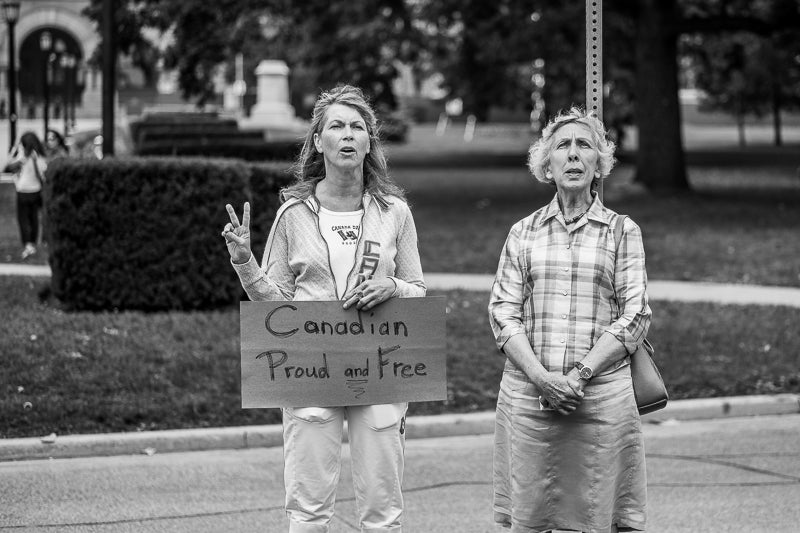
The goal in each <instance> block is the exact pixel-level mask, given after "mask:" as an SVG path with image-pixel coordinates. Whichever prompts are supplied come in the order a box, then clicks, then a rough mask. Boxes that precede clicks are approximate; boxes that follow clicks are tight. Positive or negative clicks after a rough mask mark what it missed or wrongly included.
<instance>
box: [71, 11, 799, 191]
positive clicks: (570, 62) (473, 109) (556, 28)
mask: <svg viewBox="0 0 800 533" xmlns="http://www.w3.org/2000/svg"><path fill="white" fill-rule="evenodd" d="M101 4H102V0H92V4H91V6H90V7H89V8H88V9H87V11H86V13H87V14H88V15H89V16H90V17H92V18H93V19H94V20H95V21H98V22H99V20H100V6H101ZM115 16H116V17H117V25H118V34H119V43H120V49H121V50H122V51H123V52H124V53H126V54H130V55H132V56H133V57H134V60H135V62H136V63H137V64H142V63H146V62H147V61H150V63H152V62H153V61H156V60H157V59H156V58H159V57H160V58H163V59H164V66H165V67H167V68H174V69H177V71H178V74H179V84H180V87H181V89H182V91H183V94H184V96H185V97H187V98H190V97H192V98H195V101H196V102H197V103H198V105H200V104H203V103H204V102H205V101H207V100H209V99H210V98H211V97H212V96H213V95H214V82H215V80H216V79H218V75H219V73H220V72H222V73H224V74H225V75H226V77H227V79H228V80H229V81H230V80H232V79H233V72H232V65H233V64H234V59H235V57H236V56H237V54H240V53H241V54H242V56H243V58H244V67H245V68H244V71H245V73H246V74H245V81H246V82H247V84H248V86H249V87H254V86H255V78H254V74H253V71H254V69H255V67H256V65H257V64H258V62H259V61H260V60H261V59H264V58H272V59H283V60H285V61H286V62H287V64H288V65H289V66H290V68H291V69H292V74H291V76H292V77H291V83H290V86H291V87H292V104H293V105H294V106H295V108H296V109H298V110H299V111H300V114H301V115H304V114H305V113H306V112H307V111H308V110H309V109H310V106H311V105H313V101H314V98H315V97H316V94H317V92H318V91H319V89H320V88H327V87H330V86H333V85H335V84H336V83H339V82H346V83H352V84H355V85H359V86H361V87H362V88H364V90H365V91H366V92H367V93H368V94H370V95H371V96H372V97H373V100H374V103H375V104H376V107H378V109H379V111H382V112H386V111H388V110H391V109H393V108H394V107H395V105H396V100H395V95H394V94H393V92H392V83H393V81H394V79H395V78H396V76H397V66H398V64H400V63H403V64H406V65H411V66H412V67H413V69H414V71H415V73H416V74H417V75H418V78H420V79H422V78H424V77H425V76H428V75H433V74H436V75H439V76H442V79H443V88H444V89H445V90H446V91H447V93H448V97H449V98H454V97H459V98H461V99H462V100H463V101H464V109H465V112H467V113H471V114H475V115H476V116H477V117H478V119H479V120H483V119H485V118H486V117H488V115H489V111H490V109H491V107H492V106H497V107H510V108H514V109H527V110H530V109H531V94H530V93H531V75H532V65H533V62H534V61H535V60H536V59H544V61H545V80H546V83H545V86H544V98H545V102H546V112H547V114H549V115H551V116H552V115H553V114H554V113H555V112H557V111H558V110H560V109H562V108H565V107H568V106H569V105H571V104H572V103H575V102H578V103H580V102H583V101H584V87H585V69H584V66H585V62H584V53H585V44H584V43H585V39H584V28H585V2H581V1H578V0H569V1H566V2H558V3H556V2H548V1H546V0H502V1H499V2H489V1H475V0H416V1H411V0H374V1H372V0H370V1H367V0H352V1H349V2H333V3H331V2H327V1H325V0H309V1H306V2H292V1H290V0H218V1H216V2H206V1H200V0H127V1H122V0H121V1H120V5H119V6H118V9H117V11H116V15H115ZM143 29H152V30H156V31H157V32H160V33H159V35H160V36H161V37H160V38H158V39H157V38H155V37H153V32H150V33H148V32H146V31H142V30H143ZM603 31H604V39H603V42H604V76H605V80H604V81H605V85H606V93H607V94H606V95H605V104H604V107H605V118H606V120H607V123H608V126H609V127H610V128H611V129H612V130H613V132H614V134H615V136H616V137H617V138H619V135H620V133H621V132H622V131H624V127H625V126H626V125H627V124H630V123H631V122H636V124H637V125H638V126H639V141H640V142H639V159H638V165H639V167H640V168H641V169H648V172H647V173H646V174H643V179H644V181H643V183H645V184H646V185H647V186H648V187H650V188H653V189H662V190H663V189H685V188H688V187H689V183H688V181H687V180H686V175H685V174H686V173H685V166H684V163H683V162H684V157H683V147H682V145H681V143H680V126H681V125H680V114H679V106H678V94H677V90H678V83H677V80H678V48H677V40H678V38H679V36H681V35H688V34H691V35H704V36H712V37H710V38H709V39H710V40H709V43H711V42H712V41H714V40H718V41H720V42H721V43H722V44H721V45H719V46H715V45H713V43H712V45H711V46H710V49H714V48H717V49H718V48H720V46H723V47H725V46H731V42H732V40H735V39H734V38H732V37H731V35H734V34H735V33H736V32H746V33H748V34H753V35H758V36H760V37H762V38H763V39H767V40H771V42H772V49H773V50H775V51H776V53H774V54H772V56H771V57H772V59H774V60H775V68H773V67H770V69H771V72H773V80H776V78H775V77H774V72H776V71H777V70H784V71H786V70H787V69H790V67H791V69H795V70H796V68H797V64H796V63H797V60H796V54H795V55H793V52H790V50H788V49H786V50H785V51H786V53H777V51H778V50H784V49H785V47H784V46H783V44H782V43H784V42H786V41H787V40H788V42H791V43H795V42H796V41H797V40H798V36H797V35H798V32H799V31H800V10H798V7H797V2H796V0H736V1H723V0H640V1H637V0H607V1H606V2H605V3H604V6H603ZM143 35H150V38H145V37H143ZM750 41H752V40H750ZM750 41H746V42H745V41H742V40H741V39H740V41H739V43H740V45H741V46H742V47H745V48H747V47H749V42H750ZM734 46H735V45H734ZM155 50H157V51H158V53H157V54H156V53H155V52H154V51H155ZM744 52H746V53H745V55H747V54H750V53H751V51H749V50H747V51H744ZM736 55H737V54H727V53H722V54H711V55H707V56H706V57H708V58H709V59H711V58H712V56H713V58H714V60H709V61H702V62H698V63H697V64H698V65H699V67H698V68H703V69H704V70H706V71H707V72H705V73H704V74H703V76H704V78H703V79H707V80H709V83H708V86H709V87H715V86H718V85H719V86H720V87H722V86H724V87H727V88H728V89H729V90H728V91H727V92H728V93H730V91H731V90H735V87H736V85H737V84H736V83H730V82H728V83H726V82H725V80H726V79H731V80H734V78H736V79H740V78H741V79H742V80H743V81H746V80H747V75H744V77H741V76H739V77H737V76H738V75H737V76H733V71H732V70H731V63H730V62H731V61H735V60H736ZM740 55H741V54H740ZM776 68H777V70H776ZM726 71H728V74H720V72H723V73H724V72H726ZM731 76H733V77H731ZM711 80H719V83H716V82H712V81H711ZM734 81H735V80H734ZM777 81H778V83H779V84H780V85H782V86H785V87H786V90H785V91H784V93H791V94H794V95H796V94H797V92H798V89H797V85H798V80H797V76H796V75H794V74H793V75H792V76H783V77H781V78H780V79H778V80H777ZM765 85H768V84H765ZM738 94H739V95H740V98H739V101H744V100H743V99H745V100H752V99H761V100H763V98H764V96H763V94H761V93H760V92H758V93H751V92H748V91H745V90H739V93H738ZM722 96H723V94H722V93H721V92H719V91H717V92H716V93H714V94H713V95H712V99H713V100H714V101H721V100H720V98H721V97H722ZM772 100H773V102H774V101H775V99H774V98H773V99H772ZM723 105H724V107H725V109H728V108H729V106H728V104H723ZM758 105H760V104H758ZM789 105H791V104H789ZM740 107H741V106H740ZM746 107H747V108H753V107H757V105H756V104H754V103H753V102H750V101H748V102H747V106H746ZM773 109H774V106H773ZM667 163H669V164H667Z"/></svg>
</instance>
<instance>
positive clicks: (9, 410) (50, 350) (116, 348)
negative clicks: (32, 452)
mask: <svg viewBox="0 0 800 533" xmlns="http://www.w3.org/2000/svg"><path fill="white" fill-rule="evenodd" d="M46 286H47V282H46V281H44V280H42V279H35V278H22V277H5V278H0V293H2V294H3V295H4V301H5V309H4V311H5V320H4V321H2V323H0V353H2V354H3V359H4V361H3V378H2V380H0V387H1V388H2V393H1V394H0V412H1V413H3V424H2V425H0V432H1V433H0V437H3V438H10V437H34V436H40V435H45V434H49V433H51V432H55V433H57V434H60V435H65V434H77V433H94V432H100V433H102V432H113V431H137V430H140V431H143V430H155V429H177V428H195V427H209V426H234V425H243V424H266V423H275V422H278V421H279V412H278V410H277V409H248V410H243V409H241V408H240V405H241V404H240V395H239V372H240V371H239V321H238V310H237V309H230V310H222V311H217V312H211V313H178V312H171V313H154V314H149V315H146V314H142V313H128V312H122V313H112V312H108V313H64V312H62V311H60V310H59V309H58V307H57V306H55V305H52V304H51V303H49V302H47V301H40V300H39V294H40V293H41V292H42V290H43V289H44V288H46ZM432 294H440V295H444V296H446V298H447V302H448V303H447V313H448V314H447V367H448V395H449V398H448V400H447V401H445V402H423V403H415V404H412V405H411V409H410V412H411V413H412V414H433V413H442V412H470V411H476V410H485V409H492V408H493V407H494V403H495V400H496V395H497V389H498V386H499V383H500V376H501V373H502V366H503V358H502V356H500V355H499V354H498V352H497V350H496V348H495V346H494V340H493V338H492V336H491V333H490V330H489V327H488V317H487V311H486V305H487V302H488V294H487V293H479V292H464V291H448V292H436V293H432ZM653 311H654V314H655V317H656V319H657V320H655V321H654V324H653V327H652V329H651V333H650V335H649V338H650V339H651V341H652V342H653V344H654V345H655V347H656V350H657V357H658V361H659V365H660V367H661V370H662V372H663V374H664V378H665V380H666V382H667V385H668V388H669V390H670V392H671V395H672V397H673V398H674V399H678V398H694V397H709V396H718V395H734V394H735V395H738V394H760V393H774V392H795V393H797V392H800V373H798V370H797V369H798V368H799V367H800V356H798V352H797V349H796V347H797V346H798V343H800V331H798V329H797V328H796V324H798V323H800V309H794V308H781V307H759V306H722V305H714V304H684V303H672V302H670V303H667V302H653ZM734 332H735V333H734Z"/></svg>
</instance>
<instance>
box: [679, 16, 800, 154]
mask: <svg viewBox="0 0 800 533" xmlns="http://www.w3.org/2000/svg"><path fill="white" fill-rule="evenodd" d="M681 48H682V54H683V55H684V56H685V57H687V58H689V60H690V62H691V64H692V70H693V71H694V76H693V77H694V81H695V83H696V85H697V87H698V88H700V89H702V90H703V91H704V93H705V95H706V97H705V99H704V101H703V102H702V104H703V106H704V107H705V108H707V109H715V110H721V111H724V112H726V113H730V114H731V115H733V116H734V118H735V119H736V122H737V125H738V126H739V142H740V145H742V146H744V144H745V137H744V120H745V117H746V116H747V115H754V116H756V117H762V116H764V115H766V114H768V113H771V114H772V117H773V124H774V137H775V145H776V146H780V145H781V144H782V141H781V111H782V110H783V109H797V108H798V107H800V60H798V59H795V58H798V57H800V55H798V54H800V31H782V32H778V33H776V34H773V35H770V36H767V37H764V36H760V35H757V34H754V33H746V32H734V33H731V34H726V35H702V34H696V35H686V36H683V38H682V39H681Z"/></svg>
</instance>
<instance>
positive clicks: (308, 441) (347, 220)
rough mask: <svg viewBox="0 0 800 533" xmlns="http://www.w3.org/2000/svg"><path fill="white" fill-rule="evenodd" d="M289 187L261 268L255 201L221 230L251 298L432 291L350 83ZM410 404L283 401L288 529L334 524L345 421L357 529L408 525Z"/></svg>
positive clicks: (330, 97) (409, 222) (327, 109)
mask: <svg viewBox="0 0 800 533" xmlns="http://www.w3.org/2000/svg"><path fill="white" fill-rule="evenodd" d="M295 177H296V180H295V182H294V183H293V184H292V185H291V186H289V187H287V188H286V189H284V190H283V191H281V199H282V200H283V202H284V203H283V204H282V206H281V208H280V209H279V210H278V213H277V215H276V216H275V222H274V223H273V225H272V229H271V231H270V235H269V240H268V242H267V247H266V250H265V252H264V258H263V260H262V262H261V266H259V265H258V263H257V262H256V260H255V258H254V257H253V255H252V252H251V249H250V228H249V225H250V206H249V204H247V203H246V204H245V206H244V214H243V218H242V222H241V224H240V223H239V219H238V217H237V215H236V214H235V213H234V210H233V207H231V206H230V205H228V206H226V207H227V209H228V213H229V217H230V223H228V224H226V226H225V228H224V230H223V236H224V237H225V240H226V243H227V246H228V251H229V252H230V255H231V261H232V263H233V267H234V269H235V270H236V272H237V273H238V275H239V278H240V280H241V282H242V286H243V287H244V289H245V291H246V292H247V294H248V295H249V296H250V299H251V300H256V301H258V300H298V301H299V300H305V301H309V300H310V301H314V300H320V301H325V300H341V301H342V302H343V304H342V306H343V307H344V308H345V309H347V308H349V307H351V306H355V307H356V308H357V309H360V310H362V311H367V310H369V309H372V308H373V307H375V306H376V305H379V304H381V303H382V302H385V301H386V300H388V299H389V298H403V297H418V296H424V295H425V284H424V283H423V280H422V268H421V266H420V259H419V252H418V248H417V232H416V228H415V225H414V219H413V217H412V215H411V211H410V209H409V207H408V205H407V204H406V201H405V196H404V193H403V191H402V189H400V188H399V187H398V186H397V185H396V184H395V183H394V182H393V181H392V180H391V179H390V178H389V175H388V170H387V165H386V158H385V156H384V153H383V147H382V145H381V142H380V140H379V138H378V131H377V121H376V118H375V112H374V111H373V109H372V108H371V107H370V106H369V104H368V103H367V101H366V99H365V97H364V95H363V94H362V92H361V90H360V89H358V88H355V87H352V86H349V85H344V86H339V87H337V88H335V89H333V90H332V91H330V92H326V93H323V94H322V95H321V96H320V97H319V99H318V100H317V102H316V104H315V106H314V111H313V115H312V120H311V125H310V128H309V130H308V132H307V134H306V138H305V143H304V145H303V149H302V151H301V153H300V156H299V158H298V160H297V163H296V165H295ZM407 407H408V404H406V403H399V404H384V405H359V406H348V407H298V408H285V409H283V439H284V441H283V443H284V464H285V467H284V483H285V486H286V513H287V515H288V518H289V531H290V533H300V532H302V533H311V532H314V533H316V532H319V533H324V532H327V531H328V530H329V524H330V521H331V518H332V517H333V511H334V503H335V500H336V486H337V484H338V481H339V472H340V469H341V447H342V433H343V422H344V418H345V416H346V417H347V421H348V436H349V442H350V451H351V457H352V469H353V484H354V489H355V495H356V503H357V507H358V511H359V521H360V528H361V531H364V532H367V531H374V532H391V533H399V532H401V531H402V526H401V518H402V513H403V496H402V492H401V488H402V480H403V468H404V450H405V414H406V409H407Z"/></svg>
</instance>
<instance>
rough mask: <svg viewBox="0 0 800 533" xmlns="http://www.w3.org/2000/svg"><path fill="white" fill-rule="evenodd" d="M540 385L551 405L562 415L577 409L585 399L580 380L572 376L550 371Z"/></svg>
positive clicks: (543, 394)
mask: <svg viewBox="0 0 800 533" xmlns="http://www.w3.org/2000/svg"><path fill="white" fill-rule="evenodd" d="M538 385H539V390H541V392H542V396H543V397H544V400H545V401H546V402H547V404H549V407H552V408H553V409H555V410H556V411H558V412H559V413H561V414H562V415H568V414H570V413H571V412H573V411H574V410H575V409H577V408H578V406H579V405H580V403H581V400H582V399H583V390H582V389H581V384H580V382H579V381H578V380H577V379H575V378H573V377H571V376H565V375H563V374H560V373H557V372H549V373H548V374H547V377H546V378H545V379H544V380H543V382H542V383H540V384H538Z"/></svg>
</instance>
